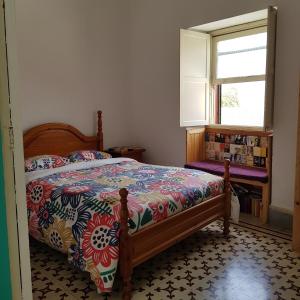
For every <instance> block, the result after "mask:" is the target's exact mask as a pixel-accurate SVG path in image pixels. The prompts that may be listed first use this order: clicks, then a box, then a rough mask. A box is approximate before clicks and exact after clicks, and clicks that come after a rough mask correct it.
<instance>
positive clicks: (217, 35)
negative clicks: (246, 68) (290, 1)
mask: <svg viewBox="0 0 300 300" xmlns="http://www.w3.org/2000/svg"><path fill="white" fill-rule="evenodd" d="M263 32H268V26H267V20H261V21H258V22H252V23H249V24H242V25H240V26H233V27H228V28H224V29H220V30H217V31H213V32H210V34H211V36H212V41H211V80H210V91H211V97H210V105H209V106H210V107H211V108H212V109H211V110H210V112H211V114H210V124H209V125H208V126H209V127H213V128H229V129H237V128H239V129H241V128H242V129H243V128H245V129H254V130H261V131H263V130H264V126H254V125H253V126H246V125H226V124H220V123H216V122H215V121H216V120H218V121H219V122H220V120H221V116H216V115H215V111H216V109H217V110H219V114H220V113H221V112H220V109H221V108H220V103H218V104H217V103H216V102H217V101H216V94H215V91H216V89H218V90H220V86H221V85H222V84H226V83H227V84H228V83H243V82H253V81H265V82H266V72H267V66H266V72H265V74H262V75H251V76H240V77H228V78H216V74H217V43H218V42H219V41H225V40H229V39H234V38H238V37H243V36H248V35H253V34H258V33H263ZM265 101H266V99H265V100H264V102H265ZM216 105H219V107H218V108H216Z"/></svg>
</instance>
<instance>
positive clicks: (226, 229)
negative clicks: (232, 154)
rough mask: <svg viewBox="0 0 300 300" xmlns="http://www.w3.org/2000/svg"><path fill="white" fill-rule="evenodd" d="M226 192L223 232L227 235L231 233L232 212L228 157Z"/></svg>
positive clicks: (228, 161) (225, 163)
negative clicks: (230, 220)
mask: <svg viewBox="0 0 300 300" xmlns="http://www.w3.org/2000/svg"><path fill="white" fill-rule="evenodd" d="M224 167H225V172H224V192H225V213H224V224H223V226H224V227H223V234H224V235H225V236H228V235H229V232H230V230H229V219H230V214H231V190H230V173H229V168H230V160H229V159H226V160H225V161H224Z"/></svg>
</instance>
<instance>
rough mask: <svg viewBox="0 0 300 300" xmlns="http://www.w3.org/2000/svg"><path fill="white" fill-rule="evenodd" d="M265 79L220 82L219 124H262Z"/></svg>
mask: <svg viewBox="0 0 300 300" xmlns="http://www.w3.org/2000/svg"><path fill="white" fill-rule="evenodd" d="M264 98H265V81H253V82H243V83H230V84H222V86H221V124H223V125H238V126H263V124H264Z"/></svg>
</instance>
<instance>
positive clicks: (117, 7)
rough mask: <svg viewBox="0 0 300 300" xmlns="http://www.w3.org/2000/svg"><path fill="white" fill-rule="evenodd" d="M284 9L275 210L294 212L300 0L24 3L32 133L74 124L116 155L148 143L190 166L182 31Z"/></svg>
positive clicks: (157, 159)
mask: <svg viewBox="0 0 300 300" xmlns="http://www.w3.org/2000/svg"><path fill="white" fill-rule="evenodd" d="M267 5H277V6H278V7H279V11H278V30H277V38H278V43H277V69H276V90H275V112H274V114H275V128H274V135H275V136H274V147H273V148H274V155H273V196H272V202H273V205H275V206H279V207H281V208H286V209H292V203H293V192H294V171H295V152H296V149H295V148H296V147H295V145H296V141H295V138H296V112H297V93H298V81H299V65H300V63H299V60H300V56H299V53H300V41H299V32H298V31H299V28H300V18H299V12H300V1H299V0H285V1H280V0H273V1H268V0H251V1H241V0H227V1H224V0H210V1H204V0H184V1H183V0H151V1H149V0H89V1H81V0H64V1H60V0H51V1H50V0H48V1H40V0H27V1H22V0H17V28H18V42H19V44H18V46H19V49H18V50H19V64H20V68H21V72H20V93H21V99H22V109H23V124H24V129H27V128H29V127H31V126H33V125H36V124H39V123H43V122H47V121H64V122H66V123H70V124H73V125H75V126H76V127H78V128H80V129H81V130H82V131H83V132H84V133H86V134H92V133H95V130H96V118H95V111H96V110H97V109H102V110H103V111H104V140H105V144H106V146H113V145H122V144H130V143H133V144H138V145H141V146H144V147H146V148H147V152H146V158H147V160H148V161H149V162H152V163H158V164H169V165H179V166H182V165H183V164H184V161H185V130H184V129H183V128H180V127H179V29H180V28H189V27H191V26H196V25H200V24H204V23H208V22H212V21H217V20H220V19H224V18H228V17H232V16H236V15H240V14H245V13H248V12H251V11H255V10H260V9H264V8H266V7H267Z"/></svg>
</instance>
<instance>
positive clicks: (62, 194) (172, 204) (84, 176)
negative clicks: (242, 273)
mask: <svg viewBox="0 0 300 300" xmlns="http://www.w3.org/2000/svg"><path fill="white" fill-rule="evenodd" d="M26 176H27V177H26V180H27V186H26V192H27V209H28V220H29V231H30V234H31V235H32V236H33V237H34V238H36V239H37V240H39V241H42V242H44V243H47V244H48V245H49V246H51V247H52V248H55V249H57V250H59V251H61V252H63V253H67V254H68V259H69V261H70V263H72V264H73V265H74V266H75V267H77V268H79V269H81V270H84V271H88V272H90V274H91V278H92V280H93V281H94V282H95V284H96V286H97V288H98V292H109V291H111V288H112V285H113V280H114V275H115V273H116V269H117V264H118V253H119V228H120V223H119V220H120V200H119V199H120V197H119V189H120V188H124V187H125V188H127V189H128V191H129V195H128V208H129V216H130V219H129V226H130V232H131V233H134V232H136V231H137V230H139V229H141V228H144V227H146V226H148V225H150V224H153V223H156V222H159V221H161V220H163V219H165V218H167V217H168V216H171V215H174V214H176V213H178V212H180V211H182V210H184V209H186V208H189V207H191V206H193V205H195V204H197V203H200V202H202V201H204V200H206V199H209V198H211V197H213V196H216V195H218V194H220V193H221V192H222V191H223V179H222V178H221V177H217V176H214V175H210V174H208V173H204V172H201V171H194V170H186V169H182V168H174V167H163V166H155V165H147V164H141V163H138V162H137V161H135V160H132V159H126V158H113V159H104V160H96V161H90V162H79V163H73V164H70V165H67V166H64V167H60V168H56V169H49V170H42V171H35V172H30V173H27V175H26Z"/></svg>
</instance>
